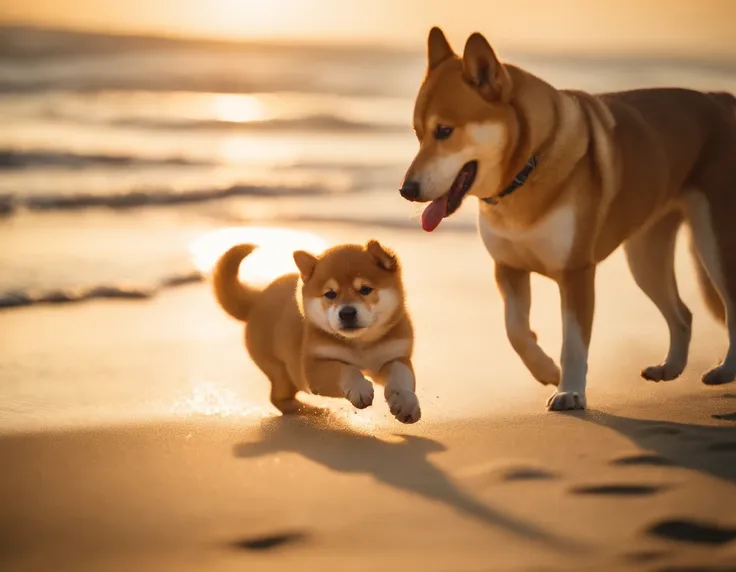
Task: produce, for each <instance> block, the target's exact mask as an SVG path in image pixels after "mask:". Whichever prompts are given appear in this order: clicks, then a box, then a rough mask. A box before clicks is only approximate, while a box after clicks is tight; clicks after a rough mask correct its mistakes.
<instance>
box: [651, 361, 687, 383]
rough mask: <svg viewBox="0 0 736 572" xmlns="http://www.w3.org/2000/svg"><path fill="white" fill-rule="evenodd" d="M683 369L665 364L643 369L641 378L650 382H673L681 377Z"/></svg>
mask: <svg viewBox="0 0 736 572" xmlns="http://www.w3.org/2000/svg"><path fill="white" fill-rule="evenodd" d="M683 369H684V368H682V367H679V366H677V365H671V364H668V363H663V364H662V365H653V366H651V367H648V368H646V369H643V370H642V372H641V376H642V377H643V378H644V379H646V380H648V381H672V380H673V379H677V378H678V377H680V374H681V373H682V370H683Z"/></svg>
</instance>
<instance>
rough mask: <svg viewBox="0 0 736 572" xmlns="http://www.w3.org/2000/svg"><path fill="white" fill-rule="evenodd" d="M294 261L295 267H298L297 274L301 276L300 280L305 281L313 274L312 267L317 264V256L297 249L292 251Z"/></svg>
mask: <svg viewBox="0 0 736 572" xmlns="http://www.w3.org/2000/svg"><path fill="white" fill-rule="evenodd" d="M294 262H295V263H296V267H297V268H298V269H299V274H301V276H302V280H303V281H304V282H306V281H307V280H309V279H310V278H311V277H312V274H314V268H315V267H316V266H317V257H316V256H314V254H309V253H308V252H305V251H304V250H297V251H296V252H295V253H294Z"/></svg>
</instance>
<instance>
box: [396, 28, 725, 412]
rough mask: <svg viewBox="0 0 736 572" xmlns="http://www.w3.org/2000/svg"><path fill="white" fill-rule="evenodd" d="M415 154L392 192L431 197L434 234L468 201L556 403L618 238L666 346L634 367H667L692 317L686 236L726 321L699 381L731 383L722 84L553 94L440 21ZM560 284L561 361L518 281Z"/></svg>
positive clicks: (429, 220)
mask: <svg viewBox="0 0 736 572" xmlns="http://www.w3.org/2000/svg"><path fill="white" fill-rule="evenodd" d="M414 129H415V131H416V134H417V137H418V139H419V142H420V149H419V152H418V154H417V156H416V158H415V159H414V161H413V162H412V164H411V166H410V167H409V169H408V171H407V174H406V177H405V179H404V182H403V184H402V187H401V191H400V192H401V195H402V196H403V197H404V198H406V199H408V200H411V201H420V202H430V201H431V202H430V204H429V206H427V208H426V209H425V211H424V213H423V215H422V226H423V228H424V229H425V230H427V231H432V230H434V229H435V228H436V227H437V226H438V225H439V224H440V223H441V222H442V219H443V218H444V217H447V216H450V215H451V214H452V213H454V212H455V211H456V210H457V209H458V208H459V207H460V204H461V203H462V201H463V199H464V198H465V197H466V196H467V195H474V196H476V197H478V198H479V199H480V201H481V202H480V216H479V229H480V235H481V238H482V240H483V243H484V245H485V247H486V249H487V250H488V252H489V254H490V255H491V257H492V258H493V260H494V261H495V266H496V282H497V284H498V287H499V289H500V292H501V295H502V297H503V299H504V303H505V323H506V330H507V333H508V337H509V340H510V342H511V345H512V346H513V348H514V349H515V350H516V352H517V353H518V354H519V356H520V357H521V359H522V360H523V362H524V364H525V365H526V367H527V368H528V369H529V371H530V372H531V373H532V375H533V376H534V377H535V378H536V379H537V380H539V381H540V382H542V383H544V384H552V385H556V386H557V390H556V391H555V393H554V394H553V395H552V396H551V397H550V399H549V401H548V402H547V406H548V408H549V409H552V410H565V409H583V408H585V405H586V396H585V389H586V377H587V370H588V366H587V362H588V346H589V343H590V336H591V329H592V324H593V309H594V280H595V270H596V265H597V264H598V263H599V262H601V261H603V260H604V259H605V258H606V257H608V256H609V255H610V254H611V253H612V252H613V251H614V250H615V249H616V248H618V247H619V246H620V245H623V246H624V249H625V251H626V255H627V257H628V261H629V266H630V268H631V272H632V274H633V276H634V279H635V280H636V283H637V284H638V285H639V286H640V287H641V289H642V290H643V291H644V293H645V294H646V295H647V296H648V297H649V298H650V299H651V300H652V302H654V304H655V305H656V306H657V308H659V310H660V312H661V313H662V315H663V316H664V318H665V320H666V322H667V326H668V328H669V333H670V344H669V351H668V352H667V356H666V358H665V360H664V362H663V363H662V364H661V365H656V366H652V367H648V368H646V369H644V370H643V371H642V376H643V377H645V378H646V379H650V380H653V381H663V380H671V379H675V378H676V377H678V376H679V375H680V374H681V373H682V371H683V369H684V368H685V366H686V364H687V359H688V349H689V345H690V334H691V321H692V315H691V313H690V311H689V310H688V308H687V307H686V306H685V304H684V303H683V302H682V300H681V299H680V296H679V294H678V290H677V284H676V282H675V273H674V252H675V239H676V234H677V231H678V229H679V228H680V226H681V224H682V222H683V221H687V222H688V223H689V226H690V228H691V229H692V235H693V250H694V254H695V260H696V267H697V273H698V276H699V281H700V283H701V286H702V290H703V292H704V294H705V297H706V300H707V304H708V307H709V308H710V309H711V310H712V311H713V313H714V314H715V315H716V316H718V317H719V318H720V319H721V320H722V321H724V322H725V323H726V325H727V326H728V337H729V348H728V352H727V354H726V357H725V359H724V360H723V362H722V363H721V364H720V365H719V366H718V367H716V368H714V369H712V370H711V371H709V372H707V373H706V374H705V375H704V376H703V382H704V383H706V384H721V383H727V382H730V381H733V380H734V378H735V377H736V307H734V302H736V224H734V215H736V208H735V207H736V99H735V98H734V97H733V96H731V95H729V94H725V93H700V92H695V91H690V90H685V89H644V90H637V91H627V92H619V93H609V94H603V95H597V96H595V95H590V94H587V93H583V92H578V91H561V90H557V89H555V88H554V87H552V86H550V85H549V84H547V83H545V82H544V81H543V80H541V79H539V78H538V77H535V76H534V75H532V74H530V73H528V72H526V71H524V70H522V69H519V68H517V67H515V66H512V65H508V64H503V63H501V62H500V61H499V59H498V58H497V57H496V55H495V53H494V51H493V49H492V48H491V46H490V45H489V44H488V42H487V41H486V39H485V38H484V37H483V36H482V35H480V34H478V33H475V34H473V35H471V36H470V37H469V38H468V40H467V43H466V44H465V50H464V53H463V55H462V57H459V56H457V55H456V54H455V53H453V50H452V48H451V47H450V45H449V43H448V41H447V39H446V38H445V36H444V34H443V33H442V31H441V30H440V29H439V28H433V29H432V30H431V31H430V33H429V40H428V70H427V74H426V77H425V79H424V81H423V83H422V85H421V87H420V90H419V94H418V96H417V100H416V106H415V109H414ZM531 272H536V273H539V274H542V275H545V276H548V277H550V278H552V279H554V280H555V281H557V283H558V284H559V288H560V295H561V302H562V331H563V344H562V355H561V367H562V371H561V372H560V369H559V368H558V367H557V365H556V364H555V362H554V361H553V360H552V359H551V358H550V357H549V356H548V355H547V354H546V353H545V352H544V351H543V350H542V349H541V348H540V347H539V345H538V344H537V340H536V336H535V334H534V333H533V332H532V330H531V329H530V325H529V310H530V305H531V293H530V282H529V276H530V273H531Z"/></svg>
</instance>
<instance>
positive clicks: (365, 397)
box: [345, 375, 373, 409]
mask: <svg viewBox="0 0 736 572" xmlns="http://www.w3.org/2000/svg"><path fill="white" fill-rule="evenodd" d="M345 398H346V399H347V400H348V401H349V402H350V403H352V404H353V406H354V407H356V408H357V409H365V408H366V407H368V406H369V405H371V404H372V403H373V384H372V383H371V382H370V381H368V380H367V379H366V378H364V377H363V376H362V375H361V376H360V378H357V377H356V378H355V379H353V380H351V381H350V383H349V384H346V387H345Z"/></svg>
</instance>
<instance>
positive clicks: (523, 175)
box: [481, 155, 537, 205]
mask: <svg viewBox="0 0 736 572" xmlns="http://www.w3.org/2000/svg"><path fill="white" fill-rule="evenodd" d="M536 167H537V155H532V157H531V159H529V161H527V163H526V165H524V168H523V169H522V170H521V171H519V172H518V173H517V174H516V176H515V177H514V180H513V181H511V184H510V185H509V186H508V187H506V188H505V189H504V190H503V191H501V192H500V193H498V194H497V195H495V196H493V197H485V198H482V199H481V201H483V202H484V203H488V204H489V205H496V204H498V201H499V199H502V198H503V197H505V196H506V195H510V194H511V193H513V192H514V191H515V190H516V189H518V188H519V187H523V186H524V183H526V180H527V179H528V178H529V175H531V174H532V171H534V169H535V168H536Z"/></svg>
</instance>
